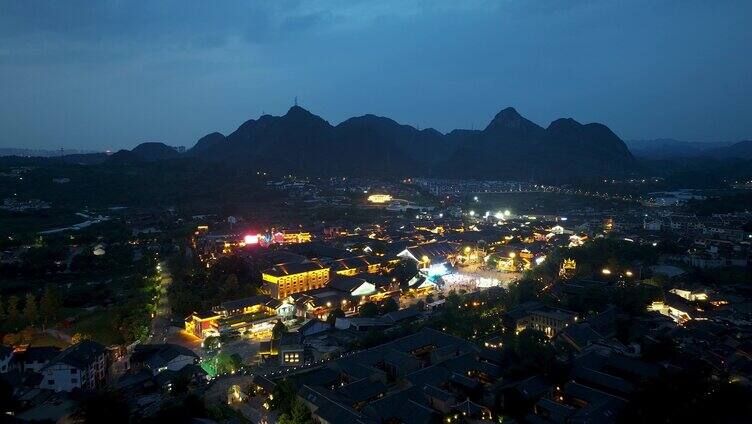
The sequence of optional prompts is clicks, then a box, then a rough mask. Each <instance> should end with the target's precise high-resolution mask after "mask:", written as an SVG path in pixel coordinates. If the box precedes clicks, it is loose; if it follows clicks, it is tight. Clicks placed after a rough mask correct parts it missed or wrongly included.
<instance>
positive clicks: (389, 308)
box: [381, 297, 399, 314]
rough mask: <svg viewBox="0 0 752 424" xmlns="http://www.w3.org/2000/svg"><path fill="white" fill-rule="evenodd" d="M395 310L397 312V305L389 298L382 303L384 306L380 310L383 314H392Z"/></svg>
mask: <svg viewBox="0 0 752 424" xmlns="http://www.w3.org/2000/svg"><path fill="white" fill-rule="evenodd" d="M396 310H399V304H398V303H397V301H396V300H394V298H393V297H390V298H389V299H387V300H386V302H384V306H383V307H382V308H381V311H382V312H383V313H385V314H386V313H389V312H394V311H396Z"/></svg>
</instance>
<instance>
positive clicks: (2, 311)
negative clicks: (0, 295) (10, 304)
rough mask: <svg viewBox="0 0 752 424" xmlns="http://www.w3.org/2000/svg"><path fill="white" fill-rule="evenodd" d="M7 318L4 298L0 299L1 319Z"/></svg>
mask: <svg viewBox="0 0 752 424" xmlns="http://www.w3.org/2000/svg"><path fill="white" fill-rule="evenodd" d="M3 320H5V308H3V300H2V299H0V321H3Z"/></svg>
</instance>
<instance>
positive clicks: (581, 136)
mask: <svg viewBox="0 0 752 424" xmlns="http://www.w3.org/2000/svg"><path fill="white" fill-rule="evenodd" d="M140 147H141V146H139V148H140ZM165 147H167V146H165ZM139 148H136V149H134V150H133V152H136V151H137V150H139ZM141 150H143V148H142V149H141ZM186 155H187V156H192V157H195V158H200V159H201V160H207V161H221V162H224V163H228V164H232V165H237V166H240V165H241V164H246V165H248V166H258V167H259V168H260V169H270V170H277V171H281V172H293V173H300V174H306V175H322V176H326V175H394V176H408V175H424V176H441V177H452V178H454V177H465V178H485V179H490V178H517V179H524V180H526V179H530V178H539V177H544V176H545V177H583V176H605V175H622V174H626V173H630V172H633V171H635V170H636V169H637V162H636V161H635V159H634V157H633V156H632V154H631V153H630V152H629V149H627V146H626V145H625V144H624V142H623V141H622V140H621V139H620V138H619V137H618V136H617V135H616V134H614V133H613V132H612V131H611V130H610V129H609V128H608V127H606V126H605V125H602V124H597V123H591V124H581V123H579V122H577V121H575V120H574V119H571V118H562V119H557V120H555V121H553V122H552V123H551V124H550V125H549V126H548V127H547V128H543V127H541V126H539V125H538V124H536V123H534V122H532V121H530V120H528V119H526V118H524V117H523V116H522V115H520V114H519V113H518V112H517V111H516V110H515V109H514V108H511V107H508V108H505V109H503V110H501V111H500V112H499V113H498V114H496V116H495V117H494V118H493V119H492V120H491V121H490V122H489V124H488V125H487V126H486V127H485V128H484V129H483V130H454V131H451V132H450V133H448V134H442V133H441V132H439V131H436V130H434V129H431V128H429V129H423V130H419V129H416V128H414V127H412V126H410V125H404V124H400V123H398V122H396V121H394V120H392V119H389V118H385V117H380V116H376V115H363V116H359V117H354V118H350V119H347V120H345V121H343V122H342V123H340V124H338V125H336V126H335V125H332V124H330V123H329V122H327V121H326V120H324V119H322V118H321V117H319V116H317V115H315V114H313V113H311V112H309V111H308V110H306V109H304V108H302V107H300V106H293V107H291V108H290V109H289V110H288V112H287V113H286V114H285V115H282V116H271V115H263V116H261V117H259V118H258V119H255V120H254V119H251V120H248V121H246V122H244V123H243V124H242V125H240V127H238V129H237V130H235V131H234V132H232V133H231V134H229V135H227V136H223V135H222V134H220V133H217V132H215V133H211V134H208V135H206V136H204V137H202V138H201V139H199V140H198V142H197V143H196V144H195V145H194V146H193V147H192V148H191V149H189V150H188V151H187V152H186ZM113 156H114V155H113ZM149 156H150V157H152V158H153V157H154V156H156V154H154V153H152V154H151V155H149ZM165 156H166V157H167V158H169V157H171V155H165Z"/></svg>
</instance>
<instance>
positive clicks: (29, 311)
mask: <svg viewBox="0 0 752 424" xmlns="http://www.w3.org/2000/svg"><path fill="white" fill-rule="evenodd" d="M24 319H25V320H26V323H27V324H29V325H34V324H36V323H37V321H38V320H39V311H38V309H37V298H36V296H34V293H28V294H27V295H26V304H25V305H24Z"/></svg>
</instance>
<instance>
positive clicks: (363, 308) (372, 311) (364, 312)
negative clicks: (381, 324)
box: [358, 302, 379, 317]
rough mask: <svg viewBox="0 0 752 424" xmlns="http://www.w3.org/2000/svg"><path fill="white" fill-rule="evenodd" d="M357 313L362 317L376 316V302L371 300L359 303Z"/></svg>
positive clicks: (377, 309)
mask: <svg viewBox="0 0 752 424" xmlns="http://www.w3.org/2000/svg"><path fill="white" fill-rule="evenodd" d="M358 313H359V314H360V316H362V317H372V316H376V315H378V313H379V307H378V306H376V304H375V303H373V302H366V303H364V304H362V305H360V309H358Z"/></svg>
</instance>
